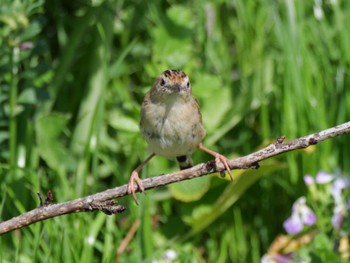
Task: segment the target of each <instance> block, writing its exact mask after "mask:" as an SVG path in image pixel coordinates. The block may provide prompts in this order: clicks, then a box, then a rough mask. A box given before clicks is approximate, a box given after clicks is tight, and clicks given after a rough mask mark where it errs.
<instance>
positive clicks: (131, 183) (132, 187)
mask: <svg viewBox="0 0 350 263" xmlns="http://www.w3.org/2000/svg"><path fill="white" fill-rule="evenodd" d="M155 155H156V154H155V153H152V154H151V155H150V156H148V157H147V159H146V160H144V161H143V162H142V163H141V164H140V165H139V166H137V167H136V169H135V170H134V171H132V173H131V175H130V179H129V183H128V194H129V195H130V194H132V196H133V198H134V200H135V203H136V204H138V203H137V197H136V193H135V191H136V189H135V185H134V182H135V183H136V185H137V186H138V188H139V190H140V191H141V192H144V191H145V189H144V188H143V185H142V182H141V180H140V177H139V172H140V171H141V169H142V168H143V167H144V166H145V165H146V163H148V161H149V160H151V159H152V158H153V157H154V156H155Z"/></svg>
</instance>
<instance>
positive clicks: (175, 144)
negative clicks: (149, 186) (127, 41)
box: [128, 70, 232, 203]
mask: <svg viewBox="0 0 350 263" xmlns="http://www.w3.org/2000/svg"><path fill="white" fill-rule="evenodd" d="M140 128H141V133H142V137H143V138H144V139H145V140H146V142H147V143H148V145H149V149H150V150H151V152H152V154H151V155H150V156H149V157H148V158H147V159H146V160H145V161H143V162H142V163H141V164H140V165H139V166H138V167H137V168H136V169H135V170H134V171H133V172H132V173H131V176H130V180H129V184H128V193H129V194H132V195H133V197H134V200H135V202H136V203H137V198H136V194H135V191H136V189H135V185H134V182H135V183H136V184H137V186H138V188H139V190H140V191H142V192H144V188H143V186H142V183H141V180H140V178H139V175H138V173H139V171H140V170H141V169H142V168H143V167H144V166H145V164H146V163H147V162H148V161H149V160H150V159H152V158H153V157H154V156H155V155H156V154H159V155H162V156H165V157H168V158H174V157H175V158H176V160H177V161H178V163H179V165H180V169H186V168H190V167H191V166H192V159H191V154H192V153H193V152H194V151H195V149H196V148H199V149H201V150H203V151H205V152H207V153H209V154H211V155H213V156H214V157H215V160H216V161H217V162H221V163H222V164H223V165H224V166H225V168H226V170H227V172H228V173H229V175H230V176H231V179H232V175H231V171H230V168H229V166H228V164H227V159H226V157H224V156H223V155H221V154H219V153H217V152H214V151H212V150H210V149H208V148H206V147H204V146H203V145H202V144H201V142H202V140H203V138H204V136H205V129H204V127H203V122H202V115H201V112H200V109H199V106H198V103H197V101H196V99H195V98H194V97H193V96H192V88H191V83H190V80H189V78H188V76H187V75H186V74H185V73H184V72H183V71H181V70H166V71H164V72H163V73H162V74H161V75H160V76H159V77H158V78H157V80H156V82H155V83H154V84H153V87H152V88H151V89H150V91H149V92H148V93H147V94H146V96H145V98H144V100H143V103H142V106H141V121H140Z"/></svg>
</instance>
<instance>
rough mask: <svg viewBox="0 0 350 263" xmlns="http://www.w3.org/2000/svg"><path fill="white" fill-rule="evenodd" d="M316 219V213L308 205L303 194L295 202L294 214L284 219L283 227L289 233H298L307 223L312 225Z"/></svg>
mask: <svg viewBox="0 0 350 263" xmlns="http://www.w3.org/2000/svg"><path fill="white" fill-rule="evenodd" d="M316 220H317V217H316V215H315V213H314V212H313V211H312V210H311V208H310V207H308V206H307V205H306V199H305V197H304V196H302V197H299V198H298V199H297V200H296V201H295V203H294V204H293V207H292V215H291V216H290V217H289V218H288V219H287V220H286V221H284V223H283V227H284V229H285V230H286V231H287V233H289V234H298V233H299V232H300V231H301V230H303V228H304V226H305V225H308V226H311V225H313V224H315V222H316Z"/></svg>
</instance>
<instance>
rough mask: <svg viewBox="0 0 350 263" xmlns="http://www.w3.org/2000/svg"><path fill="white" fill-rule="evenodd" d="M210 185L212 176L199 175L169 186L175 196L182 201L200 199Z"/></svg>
mask: <svg viewBox="0 0 350 263" xmlns="http://www.w3.org/2000/svg"><path fill="white" fill-rule="evenodd" d="M209 187H210V177H208V176H205V177H199V178H196V179H193V180H188V181H183V182H179V183H176V184H172V185H170V186H169V190H170V192H171V194H172V195H173V197H174V198H175V199H177V200H180V201H182V202H193V201H197V200H199V199H200V198H201V197H202V196H203V195H204V194H205V193H206V192H207V191H208V189H209Z"/></svg>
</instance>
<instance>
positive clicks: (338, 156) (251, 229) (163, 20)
mask: <svg viewBox="0 0 350 263" xmlns="http://www.w3.org/2000/svg"><path fill="white" fill-rule="evenodd" d="M317 3H318V2H317V1H315V2H313V1H269V0H261V1H239V0H236V1H219V2H216V3H215V2H211V1H202V2H200V1H190V2H184V1H181V2H178V3H177V2H175V1H168V2H166V3H163V2H160V1H155V2H150V3H144V2H139V1H116V0H111V1H95V2H90V1H83V0H82V1H78V2H74V3H68V2H67V3H63V2H61V1H50V3H49V2H45V1H42V0H31V1H15V2H13V1H9V0H8V1H5V2H4V4H2V6H1V7H0V23H1V25H2V26H1V28H0V43H1V47H2V48H1V50H0V54H1V56H0V73H1V74H0V76H1V77H0V149H1V150H0V180H1V184H0V187H1V195H0V204H1V205H0V218H1V220H6V219H8V218H11V217H13V216H16V215H18V214H20V213H23V212H25V211H27V210H30V209H32V208H34V207H36V206H37V205H38V200H37V197H36V192H38V191H40V192H43V193H46V192H47V191H48V190H51V191H52V192H53V193H54V200H55V202H63V201H66V200H70V199H73V198H77V197H80V196H84V195H88V194H91V193H95V192H97V191H101V190H104V189H107V188H110V187H113V186H117V185H121V184H125V183H126V182H127V181H128V177H129V174H130V171H132V169H134V168H135V167H136V166H137V164H138V163H139V162H140V161H141V160H142V159H143V158H145V156H146V155H147V146H146V144H145V143H144V142H143V140H142V139H141V136H140V134H139V131H138V120H139V110H140V103H141V101H142V98H143V96H144V94H145V92H146V91H147V90H148V89H149V87H150V86H151V85H152V83H153V81H154V78H155V77H156V76H157V75H159V74H160V73H161V72H162V71H163V70H165V69H167V68H181V69H183V70H184V71H185V72H186V73H187V74H188V75H189V76H190V78H191V81H192V84H193V93H194V95H195V96H196V98H197V99H198V101H199V104H200V106H201V109H202V113H203V120H204V123H205V126H206V129H207V137H206V139H205V141H204V143H205V145H206V146H208V147H211V148H213V149H215V150H217V151H219V152H221V153H223V154H225V155H227V156H229V157H234V156H238V155H244V154H248V153H250V152H252V151H254V150H256V149H258V148H260V147H262V146H263V145H266V144H267V143H269V142H272V141H273V140H275V139H276V138H278V137H279V136H280V135H286V137H287V139H293V138H296V137H298V136H303V135H306V134H309V133H313V132H316V131H319V130H322V129H325V128H328V127H331V126H334V125H336V124H339V123H342V122H345V121H347V120H349V112H350V111H349V108H350V93H349V92H347V88H346V87H347V86H348V85H349V81H350V78H349V73H348V72H349V66H350V49H349V45H348V43H349V38H350V34H349V33H348V30H347V28H346V26H347V25H348V24H349V22H350V21H348V20H349V19H350V18H349V16H348V15H347V14H348V13H349V11H350V4H349V3H348V2H347V1H337V2H335V1H324V2H322V5H321V6H319V7H318V6H317ZM315 8H316V9H315ZM317 8H321V9H317ZM315 10H316V11H317V10H322V11H323V16H322V17H320V16H318V17H317V16H315V14H318V13H317V12H316V11H315ZM25 42H31V43H32V44H33V48H29V49H24V48H23V47H22V46H21V44H23V43H25ZM348 143H349V138H348V136H346V135H345V136H342V137H340V138H336V139H332V140H330V141H327V142H324V143H321V144H319V145H317V147H314V148H312V149H311V150H306V151H299V152H295V153H289V154H285V155H283V156H280V157H278V158H274V159H273V160H271V161H269V162H263V163H261V168H260V169H259V170H257V171H236V172H234V174H235V176H236V178H237V182H235V183H233V184H231V183H229V182H228V181H226V180H222V179H219V177H217V176H211V177H209V176H208V177H206V178H203V179H200V180H192V181H190V182H186V183H184V184H183V185H181V184H179V185H176V184H175V185H173V186H171V187H168V188H161V189H156V190H152V191H148V192H147V194H146V195H142V196H139V198H140V202H141V205H140V206H139V207H137V206H135V205H134V204H133V201H132V199H131V198H129V197H125V198H122V199H120V200H118V201H119V202H120V203H121V204H123V205H125V206H126V207H127V212H125V213H124V214H122V215H117V216H111V217H110V216H105V215H102V214H97V213H93V214H88V213H84V214H76V215H67V216H62V217H58V218H54V219H51V220H48V221H45V222H41V223H37V224H34V225H31V226H29V227H27V228H25V229H22V230H19V231H15V232H13V233H9V234H7V235H4V236H2V237H1V238H0V251H2V252H1V253H0V260H1V261H2V262H44V261H45V262H61V261H64V262H101V261H102V262H113V261H116V262H129V261H137V262H141V261H146V262H149V261H152V259H161V258H162V257H163V255H164V252H165V251H166V250H167V249H173V250H175V251H176V253H177V256H178V261H179V262H186V261H188V262H206V261H208V262H212V261H215V260H216V261H218V262H229V261H230V262H258V261H259V259H260V257H261V256H262V255H263V254H264V253H266V251H267V249H268V247H269V245H270V244H271V242H272V241H273V240H274V238H275V237H276V236H277V235H278V234H279V233H283V229H282V222H283V220H285V219H286V218H287V216H288V213H289V210H290V206H291V204H292V203H293V201H294V200H295V199H296V198H297V197H298V196H300V195H303V194H305V192H306V188H305V186H304V184H303V180H302V178H303V175H305V174H307V173H308V174H316V172H317V171H319V170H321V169H323V170H326V171H329V172H332V171H334V170H336V169H340V170H341V171H344V172H349V169H350V167H349V165H350V164H349V162H348V158H349V154H350V152H349V151H350V150H349V149H348V147H347V145H348ZM194 159H195V162H197V163H199V162H204V161H207V160H209V159H210V156H207V155H206V154H204V153H200V152H196V153H195V156H194ZM175 169H177V168H176V167H175V163H174V162H173V161H169V160H166V159H165V158H162V157H156V158H154V160H152V162H151V163H150V164H149V165H148V166H147V168H146V169H145V170H144V172H143V176H153V175H157V174H160V173H165V172H168V171H171V170H175ZM186 187H188V188H190V189H191V191H188V190H187V191H186ZM188 188H187V189H188ZM203 189H204V190H203ZM174 197H176V198H174ZM185 199H186V200H188V201H191V202H183V201H181V200H185ZM217 211H220V213H218V214H216V212H217ZM136 220H141V221H140V222H141V224H140V226H139V228H138V230H137V232H136V235H135V236H134V238H133V239H132V240H131V242H130V244H129V245H128V246H127V248H126V250H125V251H123V253H122V254H121V255H116V251H117V249H118V247H119V245H120V244H121V242H122V240H123V238H124V237H125V236H126V234H127V233H128V231H129V230H130V228H131V226H132V224H133V223H134V222H135V221H136Z"/></svg>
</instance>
